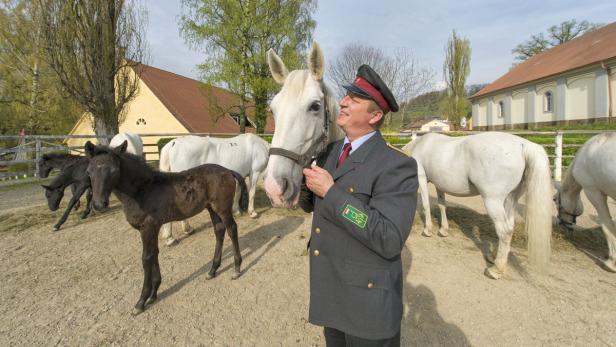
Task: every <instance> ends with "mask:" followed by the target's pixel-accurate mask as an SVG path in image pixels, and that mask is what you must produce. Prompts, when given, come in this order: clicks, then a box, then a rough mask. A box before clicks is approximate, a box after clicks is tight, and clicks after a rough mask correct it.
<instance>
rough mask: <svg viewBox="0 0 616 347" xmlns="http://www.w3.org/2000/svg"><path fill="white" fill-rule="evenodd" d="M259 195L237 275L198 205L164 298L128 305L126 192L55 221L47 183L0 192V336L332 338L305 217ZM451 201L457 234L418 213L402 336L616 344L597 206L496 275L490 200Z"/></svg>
mask: <svg viewBox="0 0 616 347" xmlns="http://www.w3.org/2000/svg"><path fill="white" fill-rule="evenodd" d="M259 194H260V195H259V200H258V201H257V207H258V209H257V211H259V212H260V217H259V218H257V219H251V218H249V217H248V216H245V215H244V216H241V217H240V218H239V219H238V225H239V230H240V247H241V249H242V256H243V257H244V263H243V275H242V277H240V279H238V280H235V281H232V280H231V275H232V273H233V255H232V251H231V247H230V242H229V240H228V239H227V240H226V243H225V246H224V252H223V263H222V266H221V268H220V270H219V276H218V277H216V278H215V279H212V280H209V281H208V280H206V279H205V277H206V276H204V275H205V274H206V273H207V271H208V270H209V267H210V264H211V263H210V260H211V257H212V255H213V249H214V243H215V242H214V237H213V233H212V231H211V225H210V222H209V218H208V217H207V214H206V213H205V214H201V215H199V216H197V217H195V218H193V219H192V220H191V222H192V224H193V226H195V227H196V228H197V231H196V232H195V233H194V234H192V235H190V236H186V237H184V236H183V235H181V236H182V239H181V242H180V244H179V245H177V246H174V247H170V248H168V247H164V246H162V241H161V252H160V264H161V271H162V275H163V283H162V285H161V288H160V291H159V293H160V297H159V300H158V301H157V302H156V303H155V304H154V305H152V306H150V307H149V308H148V309H147V310H146V311H145V312H144V313H143V314H141V315H138V316H132V315H131V314H130V312H131V309H132V307H133V305H134V304H135V302H136V300H137V298H138V296H139V291H140V288H141V281H142V269H141V261H140V257H141V244H140V239H139V237H138V234H137V232H136V231H135V230H132V229H131V227H130V226H129V225H128V224H127V223H126V222H125V220H124V215H123V213H122V210H121V208H120V205H119V204H118V203H117V202H114V203H113V204H112V208H111V210H110V211H108V212H107V213H105V214H100V213H97V214H95V215H94V216H93V217H91V218H88V219H86V220H79V219H78V218H77V216H76V215H75V216H71V217H70V218H69V220H68V221H67V222H66V224H65V226H64V227H63V228H62V229H61V230H60V231H59V232H52V231H51V230H52V225H53V224H54V222H55V221H56V220H57V219H58V218H59V216H60V214H61V212H62V211H59V212H55V213H51V212H49V211H48V210H47V209H46V206H45V200H44V198H43V193H42V189H41V188H40V187H38V186H35V185H32V184H30V185H24V186H17V187H12V188H10V189H9V188H2V189H0V274H1V276H2V277H1V280H2V284H1V285H0V345H1V346H13V345H16V346H17V345H19V346H33V345H52V346H55V345H60V346H77V345H79V346H84V345H87V346H99V345H105V346H108V345H130V346H140V345H144V346H152V345H178V346H185V345H191V346H193V345H194V346H317V345H323V344H324V341H323V338H322V336H321V328H319V327H315V326H312V325H310V324H309V323H308V322H307V321H306V318H307V307H308V300H309V293H308V257H307V256H306V255H305V249H306V242H307V237H308V236H309V230H310V218H309V215H306V214H304V213H302V212H300V211H286V210H276V209H270V208H269V207H267V203H266V201H265V198H264V196H263V192H262V191H261V192H260V193H259ZM69 195H70V194H69ZM449 200H450V204H449V206H450V207H449V208H448V213H449V217H450V225H451V228H452V230H451V231H450V233H451V235H450V237H448V238H441V237H437V236H435V237H432V238H426V237H422V236H421V235H420V234H421V228H422V226H423V223H422V222H421V220H420V218H419V214H418V218H416V221H415V226H414V231H413V233H412V234H411V236H410V238H409V240H408V242H407V244H406V247H405V248H404V250H403V260H404V264H405V269H406V274H405V277H406V282H405V288H404V290H405V296H404V298H405V299H404V305H405V315H404V320H403V322H402V345H403V346H464V345H473V346H539V345H542V346H563V345H572V346H610V345H611V346H614V345H616V328H615V327H614V321H615V318H616V312H614V309H613V303H614V302H616V300H615V299H616V274H612V273H608V272H607V271H605V270H603V269H602V268H601V267H600V266H599V265H598V263H597V261H596V260H595V257H600V258H603V257H605V255H606V254H607V246H606V245H605V241H604V239H603V236H602V233H601V231H600V229H598V228H597V225H596V223H595V219H596V213H594V210H593V209H592V208H589V207H587V210H586V213H585V215H584V217H582V218H581V219H580V223H581V224H582V225H583V226H584V228H578V229H576V230H575V231H574V232H573V233H572V234H571V235H567V236H566V235H563V234H562V233H560V232H559V231H558V230H557V229H555V232H554V237H553V240H554V242H553V247H554V252H553V257H552V267H551V269H550V271H549V273H548V274H547V275H536V274H533V273H532V272H529V269H528V266H527V263H526V250H525V247H524V244H523V237H516V238H515V240H514V249H513V252H512V254H511V256H510V265H511V267H510V269H509V272H508V274H507V275H506V276H505V278H503V279H501V280H499V281H494V280H490V279H488V278H486V277H485V276H484V275H483V270H484V268H485V266H486V262H485V260H484V254H487V253H488V252H489V251H490V250H491V249H493V247H494V246H495V242H496V236H495V234H494V230H493V227H492V225H491V223H490V221H489V219H488V218H487V217H486V216H484V215H483V214H482V213H483V205H482V203H481V200H480V199H476V198H466V199H462V198H450V199H449ZM611 204H612V208H613V207H614V204H613V202H611ZM433 212H435V213H434V214H435V215H436V217H438V213H437V211H434V210H433ZM436 217H435V221H436ZM517 229H521V227H519V228H516V230H517Z"/></svg>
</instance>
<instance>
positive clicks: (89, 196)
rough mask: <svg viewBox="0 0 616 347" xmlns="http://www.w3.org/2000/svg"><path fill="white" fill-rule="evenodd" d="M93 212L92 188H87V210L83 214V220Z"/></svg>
mask: <svg viewBox="0 0 616 347" xmlns="http://www.w3.org/2000/svg"><path fill="white" fill-rule="evenodd" d="M91 211H92V188H91V187H88V188H86V209H85V211H83V213H82V214H81V219H85V218H86V217H87V216H88V215H89V214H90V212H91Z"/></svg>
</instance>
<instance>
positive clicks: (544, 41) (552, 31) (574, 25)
mask: <svg viewBox="0 0 616 347" xmlns="http://www.w3.org/2000/svg"><path fill="white" fill-rule="evenodd" d="M601 26H603V24H598V23H590V22H589V21H586V20H583V21H581V22H578V21H576V20H575V19H572V20H566V21H564V22H562V23H560V24H558V25H552V26H551V27H549V28H548V32H547V37H546V36H545V35H544V34H543V33H539V34H537V35H532V36H531V38H530V39H529V40H528V41H526V42H524V43H521V44H519V45H517V46H516V47H515V48H514V49H513V50H511V53H514V54H517V56H516V60H518V61H524V60H526V59H528V58H530V57H532V56H534V55H536V54H539V53H541V52H543V51H544V50H546V49H548V48H552V47H554V46H558V45H560V44H563V43H565V42H567V41H570V40H573V39H574V38H576V37H578V36H580V35H583V34H585V33H587V32H589V31H593V30H595V29H597V28H600V27H601Z"/></svg>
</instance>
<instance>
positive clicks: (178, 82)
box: [137, 64, 274, 133]
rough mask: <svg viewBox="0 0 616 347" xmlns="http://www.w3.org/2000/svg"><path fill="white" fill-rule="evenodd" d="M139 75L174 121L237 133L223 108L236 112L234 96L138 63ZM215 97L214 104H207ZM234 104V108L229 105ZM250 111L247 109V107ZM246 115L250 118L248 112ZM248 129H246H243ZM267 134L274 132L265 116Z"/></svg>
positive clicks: (200, 128) (191, 127)
mask: <svg viewBox="0 0 616 347" xmlns="http://www.w3.org/2000/svg"><path fill="white" fill-rule="evenodd" d="M137 70H141V71H139V77H140V78H141V80H142V81H143V82H144V83H145V84H146V85H147V86H148V87H149V88H150V89H151V90H152V92H153V93H154V94H155V95H156V97H158V99H159V100H160V101H161V102H162V103H163V104H164V105H165V107H167V109H168V110H169V112H171V113H172V114H173V115H174V116H175V118H177V120H178V121H179V122H180V123H182V125H183V126H184V127H186V129H188V131H190V132H193V133H238V132H239V128H240V127H239V124H237V123H236V122H235V121H234V120H233V119H232V118H231V117H230V116H229V115H228V112H227V113H225V112H224V111H223V110H228V111H235V112H238V108H237V107H233V106H236V105H238V97H237V95H235V94H233V93H231V92H229V91H227V90H224V89H221V88H217V87H213V86H210V85H206V84H204V83H203V82H200V81H197V80H193V79H191V78H188V77H184V76H180V75H178V74H175V73H172V72H169V71H165V70H161V69H158V68H155V67H153V66H148V65H145V64H140V68H138V69H137ZM213 100H216V103H217V105H218V106H219V107H220V108H217V107H210V105H211V102H212V101H213ZM231 107H233V108H231ZM249 112H250V109H249ZM248 116H249V118H251V119H252V118H253V117H252V115H251V114H250V113H249V115H248ZM253 124H254V122H253ZM246 130H247V131H249V128H248V127H247V128H246ZM265 132H266V133H273V132H274V121H273V119H272V117H271V116H268V119H267V123H266V126H265Z"/></svg>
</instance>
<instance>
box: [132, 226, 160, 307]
mask: <svg viewBox="0 0 616 347" xmlns="http://www.w3.org/2000/svg"><path fill="white" fill-rule="evenodd" d="M158 228H160V226H159V227H158ZM157 231H158V229H157V228H153V227H152V226H149V225H147V226H144V227H142V228H141V229H139V234H140V235H141V244H142V246H143V251H142V256H141V263H142V265H143V287H142V289H141V296H140V297H139V301H137V304H136V305H135V309H134V310H133V314H139V313H141V312H143V310H144V309H145V303H146V300H148V299H150V298H153V299H154V300H155V299H156V291H157V290H158V286H159V285H160V281H161V277H160V269H159V267H158V265H157V264H158V232H157Z"/></svg>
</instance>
